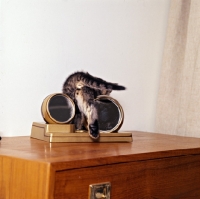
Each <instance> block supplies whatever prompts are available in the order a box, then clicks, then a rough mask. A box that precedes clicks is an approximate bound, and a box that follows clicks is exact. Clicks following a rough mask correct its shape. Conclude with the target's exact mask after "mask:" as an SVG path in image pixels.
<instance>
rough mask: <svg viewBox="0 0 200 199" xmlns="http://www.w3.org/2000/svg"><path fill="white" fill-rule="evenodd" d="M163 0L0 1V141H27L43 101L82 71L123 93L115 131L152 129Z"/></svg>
mask: <svg viewBox="0 0 200 199" xmlns="http://www.w3.org/2000/svg"><path fill="white" fill-rule="evenodd" d="M169 4H170V1H169V0H17V1H15V0H0V27H1V31H0V32H1V33H0V135H1V136H18V135H30V130H31V124H32V122H34V121H43V119H42V117H41V113H40V107H41V103H42V101H43V99H44V98H45V97H46V96H47V95H49V94H51V93H55V92H61V89H62V84H63V82H64V81H65V78H66V77H67V76H68V75H69V74H70V73H72V72H74V71H77V70H84V71H88V72H90V73H91V74H92V75H95V76H99V77H101V78H103V79H105V80H107V81H111V82H118V83H120V84H122V85H125V86H126V87H127V90H126V91H121V92H116V91H115V92H113V93H112V95H111V96H113V97H114V98H116V99H117V100H118V101H119V102H120V103H121V105H122V106H123V108H124V111H125V121H124V124H123V126H122V129H121V130H144V131H154V122H155V107H156V99H157V92H158V83H159V74H160V67H161V62H162V54H163V48H164V41H165V33H166V27H167V18H168V11H169Z"/></svg>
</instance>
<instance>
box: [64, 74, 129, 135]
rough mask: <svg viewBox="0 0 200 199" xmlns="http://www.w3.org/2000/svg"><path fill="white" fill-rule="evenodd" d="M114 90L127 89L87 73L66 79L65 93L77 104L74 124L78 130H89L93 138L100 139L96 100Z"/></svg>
mask: <svg viewBox="0 0 200 199" xmlns="http://www.w3.org/2000/svg"><path fill="white" fill-rule="evenodd" d="M112 90H125V87H124V86H120V85H118V84H116V83H111V82H107V81H105V80H103V79H100V78H98V77H94V76H92V75H90V74H89V73H85V72H75V73H73V74H72V75H70V76H69V77H68V78H67V79H66V81H65V82H64V85H63V93H64V94H67V95H68V96H69V97H71V98H72V99H73V101H74V103H75V106H76V114H75V117H74V121H73V123H74V124H75V128H76V130H86V129H87V130H88V132H89V135H90V137H91V138H93V139H98V138H99V125H98V114H97V106H96V103H97V102H96V101H95V99H96V97H97V96H98V95H109V94H110V93H111V92H112ZM86 125H87V127H86V128H85V126H86Z"/></svg>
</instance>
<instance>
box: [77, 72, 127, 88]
mask: <svg viewBox="0 0 200 199" xmlns="http://www.w3.org/2000/svg"><path fill="white" fill-rule="evenodd" d="M81 81H82V83H83V84H84V85H85V86H88V87H91V88H94V89H100V90H102V89H109V90H125V89H126V88H125V87H124V86H122V85H118V84H117V83H111V82H107V81H105V80H103V79H101V78H98V77H94V76H92V75H90V74H89V73H82V78H81Z"/></svg>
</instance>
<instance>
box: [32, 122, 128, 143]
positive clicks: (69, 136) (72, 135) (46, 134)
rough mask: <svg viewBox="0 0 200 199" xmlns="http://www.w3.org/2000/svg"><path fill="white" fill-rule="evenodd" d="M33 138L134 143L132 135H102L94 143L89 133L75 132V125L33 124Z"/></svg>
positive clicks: (58, 140)
mask: <svg viewBox="0 0 200 199" xmlns="http://www.w3.org/2000/svg"><path fill="white" fill-rule="evenodd" d="M31 138H36V139H39V140H43V141H46V142H132V133H125V132H120V133H100V138H99V139H98V140H95V141H94V140H93V139H92V138H90V136H89V135H88V133H87V132H75V128H74V125H73V124H45V123H38V122H33V124H32V129H31Z"/></svg>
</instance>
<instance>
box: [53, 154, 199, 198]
mask: <svg viewBox="0 0 200 199" xmlns="http://www.w3.org/2000/svg"><path fill="white" fill-rule="evenodd" d="M102 182H110V183H111V199H132V198H133V199H134V198H135V199H142V198H147V199H150V198H160V199H163V198H169V199H173V198H174V199H178V198H181V199H183V198H191V199H192V198H200V155H195V156H182V157H173V158H164V159H157V160H147V161H138V162H129V163H120V164H113V165H103V166H97V167H88V168H80V169H74V170H65V171H59V172H56V174H55V189H54V198H55V199H87V198H88V191H89V185H90V184H95V183H102Z"/></svg>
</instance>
